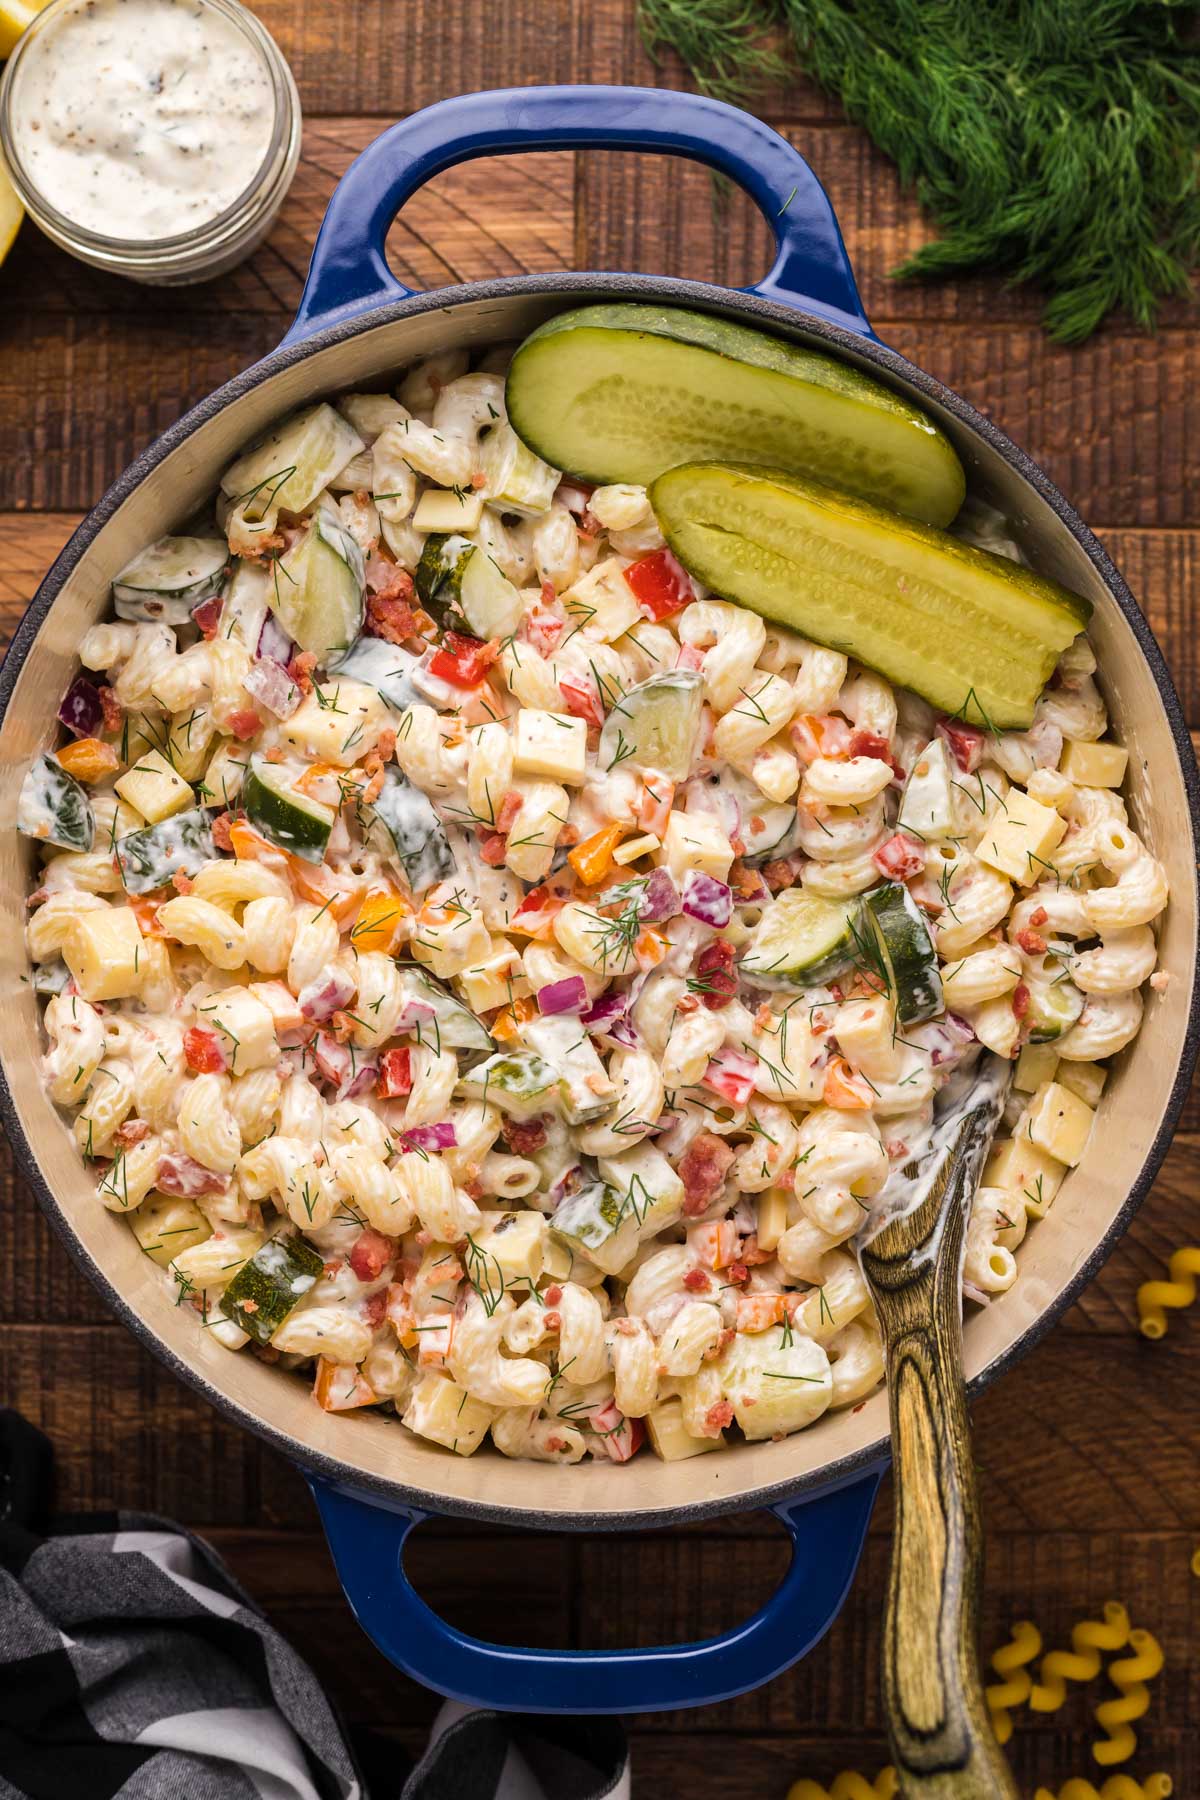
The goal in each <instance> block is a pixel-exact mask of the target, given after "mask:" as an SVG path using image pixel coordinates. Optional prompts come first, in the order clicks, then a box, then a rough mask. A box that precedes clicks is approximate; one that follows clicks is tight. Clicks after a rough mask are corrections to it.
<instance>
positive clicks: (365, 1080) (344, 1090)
mask: <svg viewBox="0 0 1200 1800" xmlns="http://www.w3.org/2000/svg"><path fill="white" fill-rule="evenodd" d="M315 1054H316V1059H317V1068H318V1069H319V1070H320V1071H321V1074H322V1075H323V1076H324V1078H325V1080H326V1081H328V1082H329V1083H330V1084H331V1086H332V1087H333V1089H334V1095H333V1097H334V1099H335V1100H354V1099H356V1098H357V1096H358V1095H359V1094H365V1093H367V1092H369V1091H370V1089H372V1088H373V1087H374V1086H375V1081H376V1077H377V1076H378V1074H379V1065H378V1063H377V1062H375V1061H374V1059H373V1058H367V1059H366V1060H364V1059H363V1058H362V1057H361V1056H359V1055H357V1054H356V1053H355V1052H354V1051H352V1050H351V1048H350V1046H349V1045H348V1044H339V1042H338V1040H337V1039H336V1038H335V1037H334V1036H333V1034H332V1032H329V1031H319V1032H318V1033H317V1042H316V1052H315Z"/></svg>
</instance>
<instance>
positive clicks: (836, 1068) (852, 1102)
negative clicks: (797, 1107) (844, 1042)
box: [822, 1056, 874, 1112]
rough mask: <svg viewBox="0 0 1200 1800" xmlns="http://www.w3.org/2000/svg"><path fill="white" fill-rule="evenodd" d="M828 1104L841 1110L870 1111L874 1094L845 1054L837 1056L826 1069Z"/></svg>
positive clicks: (825, 1097) (826, 1098)
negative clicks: (851, 1065)
mask: <svg viewBox="0 0 1200 1800" xmlns="http://www.w3.org/2000/svg"><path fill="white" fill-rule="evenodd" d="M822 1098H823V1099H824V1101H825V1104H826V1106H835V1107H837V1108H838V1109H839V1111H841V1112H868V1111H869V1110H870V1106H871V1101H872V1099H873V1098H874V1096H873V1095H872V1093H871V1090H870V1088H869V1087H868V1085H867V1083H866V1082H865V1081H864V1079H863V1077H862V1076H861V1075H859V1074H856V1072H855V1071H854V1070H853V1069H852V1068H851V1067H850V1064H849V1063H848V1062H847V1061H846V1059H845V1057H844V1056H835V1057H834V1058H833V1060H832V1062H831V1063H830V1064H829V1067H828V1068H827V1069H826V1071H825V1090H824V1093H823V1095H822Z"/></svg>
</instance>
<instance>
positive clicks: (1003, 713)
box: [650, 462, 1091, 730]
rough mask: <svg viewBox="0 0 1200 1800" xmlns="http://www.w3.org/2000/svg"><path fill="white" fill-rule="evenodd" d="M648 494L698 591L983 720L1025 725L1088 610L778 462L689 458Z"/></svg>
mask: <svg viewBox="0 0 1200 1800" xmlns="http://www.w3.org/2000/svg"><path fill="white" fill-rule="evenodd" d="M650 500H651V503H652V505H653V507H654V511H655V513H656V515H657V517H658V522H659V525H660V527H661V529H662V531H663V533H664V535H665V537H666V539H667V542H668V544H669V545H670V546H671V549H672V550H673V551H674V552H675V555H676V556H677V557H678V558H679V560H680V562H681V563H682V564H683V565H684V567H685V568H686V569H688V570H689V571H690V572H691V573H692V574H693V575H695V576H696V577H697V578H698V579H699V580H700V581H702V582H703V583H704V584H705V586H706V587H709V588H712V589H714V590H715V591H716V592H717V593H719V594H723V595H724V596H725V597H726V599H729V600H734V601H736V602H737V603H738V604H739V605H740V606H745V607H748V608H750V610H751V611H753V612H757V613H761V614H762V616H763V617H764V618H767V619H774V620H776V621H777V622H778V623H779V624H781V625H786V626H788V627H789V628H790V629H791V630H793V631H798V632H800V633H802V634H803V635H804V636H805V637H808V638H812V639H814V640H815V641H816V642H817V643H819V644H826V645H828V646H829V647H830V648H831V649H835V650H841V651H844V652H845V653H846V655H848V656H853V657H855V658H856V659H857V660H858V661H859V662H862V663H865V664H867V666H868V667H869V668H872V669H876V670H878V672H879V673H880V674H881V675H884V676H886V677H887V679H888V680H889V681H891V682H893V683H895V685H896V686H898V687H906V688H911V689H912V690H913V692H914V693H917V694H920V695H922V696H923V697H924V698H925V699H926V700H928V701H930V702H931V703H932V704H933V705H934V706H936V707H940V708H941V710H942V711H943V712H947V713H953V714H955V715H957V716H958V717H959V718H961V719H963V720H965V721H967V722H969V723H971V724H974V725H982V726H984V727H985V728H989V729H990V728H992V727H994V728H995V729H997V730H1001V729H1007V728H1010V727H1012V728H1017V729H1020V728H1022V727H1024V726H1027V725H1029V724H1030V723H1031V721H1032V719H1033V709H1034V705H1035V703H1036V701H1037V698H1038V695H1039V694H1040V693H1041V691H1042V688H1043V687H1044V686H1045V684H1046V681H1047V679H1048V678H1049V676H1050V673H1051V671H1052V669H1053V668H1054V665H1055V663H1056V662H1057V660H1058V658H1059V656H1060V655H1061V654H1062V652H1063V651H1064V650H1065V649H1066V647H1067V645H1068V644H1069V643H1071V641H1072V639H1073V638H1075V637H1076V636H1077V635H1078V633H1079V632H1081V631H1082V630H1083V629H1084V628H1085V626H1086V625H1087V622H1088V619H1089V617H1090V616H1091V605H1090V603H1089V602H1088V601H1086V600H1084V599H1082V598H1081V597H1080V596H1079V595H1078V594H1073V593H1070V592H1069V591H1068V590H1067V589H1066V588H1062V587H1059V586H1058V584H1057V583H1056V582H1053V581H1047V580H1046V579H1045V578H1044V577H1043V576H1040V575H1035V574H1034V573H1033V572H1032V570H1030V569H1026V568H1024V567H1023V566H1022V565H1021V564H1020V563H1016V562H1010V561H1009V560H1008V559H1007V558H1005V557H1002V556H993V555H991V554H990V552H988V551H986V550H976V549H975V548H973V546H971V545H969V544H964V543H962V542H960V540H959V539H958V538H954V537H951V536H949V535H948V534H947V533H946V532H944V531H937V530H934V529H933V528H932V527H930V526H924V525H914V524H913V523H912V522H911V521H910V520H907V519H901V518H898V517H897V516H896V515H895V514H894V513H887V512H883V511H882V510H881V509H880V508H879V507H876V506H869V505H867V504H866V502H864V501H862V500H856V499H854V498H852V497H851V496H850V495H848V494H844V493H839V492H837V491H836V490H835V489H832V488H826V487H821V486H820V485H818V483H816V482H814V481H808V480H805V479H804V478H803V477H801V476H798V475H793V474H789V473H787V472H785V471H782V470H771V469H758V468H750V467H746V466H744V465H739V464H735V463H716V462H710V463H687V464H684V465H683V466H682V467H680V468H676V469H669V470H668V471H667V473H666V474H665V475H660V476H659V477H658V479H657V481H655V482H654V483H653V484H652V486H651V489H650Z"/></svg>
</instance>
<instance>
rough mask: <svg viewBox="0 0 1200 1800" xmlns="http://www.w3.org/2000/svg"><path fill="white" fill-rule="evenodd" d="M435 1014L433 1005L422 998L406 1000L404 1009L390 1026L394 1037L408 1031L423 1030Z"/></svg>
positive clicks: (402, 1035) (403, 1034)
mask: <svg viewBox="0 0 1200 1800" xmlns="http://www.w3.org/2000/svg"><path fill="white" fill-rule="evenodd" d="M435 1017H436V1014H435V1013H434V1010H433V1007H432V1006H430V1005H429V1004H428V1003H427V1002H426V1001H424V1000H406V1001H405V1002H404V1011H403V1012H402V1013H401V1014H400V1017H399V1018H398V1019H397V1020H396V1023H395V1024H394V1025H393V1026H392V1034H393V1036H395V1037H404V1036H405V1034H406V1033H407V1032H410V1031H424V1029H425V1028H426V1026H428V1025H431V1024H432V1023H433V1020H434V1018H435Z"/></svg>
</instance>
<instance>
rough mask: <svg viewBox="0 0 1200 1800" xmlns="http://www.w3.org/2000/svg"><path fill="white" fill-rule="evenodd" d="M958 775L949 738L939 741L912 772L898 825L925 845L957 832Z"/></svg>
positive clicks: (926, 750) (929, 746)
mask: <svg viewBox="0 0 1200 1800" xmlns="http://www.w3.org/2000/svg"><path fill="white" fill-rule="evenodd" d="M954 780H955V771H954V769H953V768H952V766H951V763H950V753H949V751H948V750H947V748H946V740H945V738H940V737H935V738H933V739H932V740H931V741H930V742H929V743H928V744H926V746H925V748H924V749H923V750H922V751H921V753H920V755H919V756H918V757H917V759H916V761H915V762H914V763H913V766H912V769H911V771H910V772H909V777H908V780H907V781H906V782H905V784H904V793H903V795H902V797H901V800H900V816H899V819H898V821H897V822H898V824H899V825H900V826H901V828H902V829H903V830H905V831H911V832H912V834H913V836H914V837H916V838H919V839H920V840H921V842H922V843H925V842H927V841H931V842H936V841H937V839H938V838H944V837H949V836H950V835H951V834H952V832H953V831H954Z"/></svg>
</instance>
